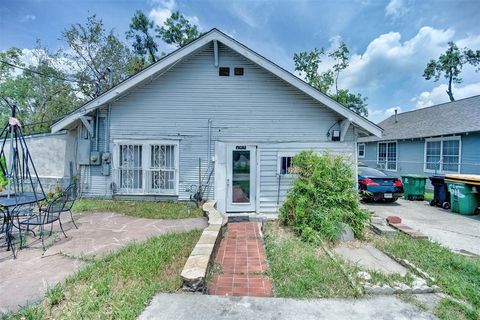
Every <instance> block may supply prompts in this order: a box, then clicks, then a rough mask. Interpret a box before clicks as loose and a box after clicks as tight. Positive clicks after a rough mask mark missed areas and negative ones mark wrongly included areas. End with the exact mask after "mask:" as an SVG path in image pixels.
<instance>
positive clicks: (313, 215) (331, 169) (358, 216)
mask: <svg viewBox="0 0 480 320" xmlns="http://www.w3.org/2000/svg"><path fill="white" fill-rule="evenodd" d="M293 164H294V167H293V168H292V171H293V172H294V173H297V174H298V178H297V179H296V180H295V181H294V183H293V186H292V188H291V189H290V191H289V193H288V195H287V199H286V200H285V202H284V204H283V206H282V208H281V209H280V219H281V221H282V222H283V223H284V224H286V225H289V226H291V227H292V228H293V230H294V231H295V232H296V233H297V234H299V235H300V236H301V237H302V238H303V239H304V240H307V241H316V240H329V241H334V240H336V239H337V238H338V236H339V235H340V233H341V231H342V223H346V224H348V225H349V226H350V227H351V228H352V229H353V232H354V234H355V236H359V235H360V234H361V232H362V230H363V228H364V226H365V224H366V223H367V222H368V220H369V215H368V213H367V212H366V211H364V210H361V209H360V206H359V200H358V193H357V191H356V184H355V179H354V171H353V164H352V163H351V161H349V159H347V158H346V157H345V156H340V155H332V154H330V153H328V152H325V153H323V154H318V153H315V152H313V151H303V152H301V153H299V154H298V155H296V156H295V157H294V158H293Z"/></svg>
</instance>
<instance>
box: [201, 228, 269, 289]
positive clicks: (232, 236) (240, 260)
mask: <svg viewBox="0 0 480 320" xmlns="http://www.w3.org/2000/svg"><path fill="white" fill-rule="evenodd" d="M215 262H216V263H217V264H218V265H220V266H221V267H220V269H221V270H220V271H219V272H218V273H217V274H214V275H213V277H212V283H211V284H210V286H209V287H208V293H209V294H212V295H227V296H257V297H271V296H272V295H273V294H272V284H271V282H270V279H268V277H266V276H264V275H262V273H264V272H265V271H267V261H266V257H265V249H264V247H263V239H262V238H261V235H260V231H259V226H258V224H257V223H255V222H234V223H229V224H228V226H227V234H226V235H225V237H224V238H223V239H222V242H221V243H220V247H219V249H218V253H217V256H216V258H215Z"/></svg>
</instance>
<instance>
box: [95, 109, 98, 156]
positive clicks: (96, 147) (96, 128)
mask: <svg viewBox="0 0 480 320" xmlns="http://www.w3.org/2000/svg"><path fill="white" fill-rule="evenodd" d="M95 151H98V109H97V113H96V115H95Z"/></svg>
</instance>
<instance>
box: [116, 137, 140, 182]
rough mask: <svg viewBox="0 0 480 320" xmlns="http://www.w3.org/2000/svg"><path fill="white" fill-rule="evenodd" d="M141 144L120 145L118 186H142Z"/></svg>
mask: <svg viewBox="0 0 480 320" xmlns="http://www.w3.org/2000/svg"><path fill="white" fill-rule="evenodd" d="M142 179H143V171H142V146H137V145H121V146H120V188H122V189H141V188H142Z"/></svg>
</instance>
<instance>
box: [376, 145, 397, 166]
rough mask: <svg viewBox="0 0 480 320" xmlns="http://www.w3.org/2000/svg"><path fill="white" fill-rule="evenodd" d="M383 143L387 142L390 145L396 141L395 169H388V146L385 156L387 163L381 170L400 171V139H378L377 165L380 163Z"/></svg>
mask: <svg viewBox="0 0 480 320" xmlns="http://www.w3.org/2000/svg"><path fill="white" fill-rule="evenodd" d="M382 143H385V144H386V145H387V146H388V144H389V143H395V169H388V165H387V164H388V148H387V150H386V156H385V158H386V159H385V160H386V162H385V163H386V165H385V168H383V169H381V170H385V171H392V172H397V171H398V140H389V141H378V142H377V165H379V164H380V162H379V158H380V157H379V153H380V144H382Z"/></svg>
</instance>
